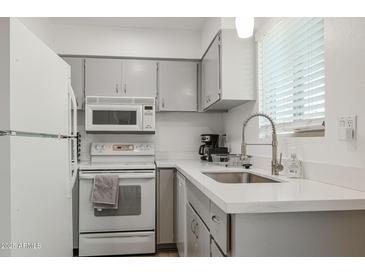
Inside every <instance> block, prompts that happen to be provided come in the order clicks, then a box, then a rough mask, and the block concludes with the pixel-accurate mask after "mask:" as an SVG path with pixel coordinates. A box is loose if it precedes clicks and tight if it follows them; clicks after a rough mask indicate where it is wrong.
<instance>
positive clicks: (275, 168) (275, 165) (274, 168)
mask: <svg viewBox="0 0 365 274" xmlns="http://www.w3.org/2000/svg"><path fill="white" fill-rule="evenodd" d="M257 116H261V117H264V118H266V119H267V120H269V122H270V124H271V127H272V143H271V144H270V143H266V144H261V143H251V144H248V143H246V141H245V128H246V126H247V123H248V122H249V121H250V120H251V119H252V118H254V117H257ZM247 145H251V146H252V145H254V146H256V145H264V146H272V159H271V174H272V175H279V172H280V171H282V170H283V165H282V164H281V158H282V153H280V161H279V162H278V139H277V135H276V128H275V124H274V121H273V120H272V119H271V117H270V116H269V115H267V114H265V113H254V114H252V115H250V116H249V117H248V118H247V119H246V121H245V122H244V123H243V128H242V143H241V160H243V159H245V158H246V157H247V155H246V146H247Z"/></svg>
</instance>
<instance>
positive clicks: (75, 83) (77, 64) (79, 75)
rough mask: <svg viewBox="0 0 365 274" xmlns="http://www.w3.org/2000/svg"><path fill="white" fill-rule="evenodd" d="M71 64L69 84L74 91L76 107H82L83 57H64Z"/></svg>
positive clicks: (83, 101)
mask: <svg viewBox="0 0 365 274" xmlns="http://www.w3.org/2000/svg"><path fill="white" fill-rule="evenodd" d="M63 59H64V60H65V61H66V62H67V63H68V64H69V65H70V66H71V85H72V88H73V90H74V92H75V97H76V102H77V109H84V103H85V100H84V98H85V96H84V60H85V59H84V58H76V57H64V58H63Z"/></svg>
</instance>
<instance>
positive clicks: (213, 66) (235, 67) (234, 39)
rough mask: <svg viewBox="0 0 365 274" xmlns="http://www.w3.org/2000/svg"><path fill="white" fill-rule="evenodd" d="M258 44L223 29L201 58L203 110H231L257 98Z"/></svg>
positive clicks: (233, 31)
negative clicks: (256, 57)
mask: <svg viewBox="0 0 365 274" xmlns="http://www.w3.org/2000/svg"><path fill="white" fill-rule="evenodd" d="M255 99H256V93H255V44H254V41H253V38H252V37H251V38H247V39H240V38H238V36H237V33H236V30H232V29H223V30H221V31H220V32H219V33H218V34H217V35H216V37H215V38H214V40H213V41H212V43H211V45H210V47H209V48H208V50H207V51H206V53H205V55H204V56H203V59H202V93H201V108H202V109H203V110H228V109H230V108H233V107H235V106H237V105H240V104H243V103H245V102H248V101H251V100H255Z"/></svg>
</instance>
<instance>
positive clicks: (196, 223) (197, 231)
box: [194, 222, 199, 239]
mask: <svg viewBox="0 0 365 274" xmlns="http://www.w3.org/2000/svg"><path fill="white" fill-rule="evenodd" d="M194 234H195V237H196V238H197V239H199V223H198V222H195V231H194Z"/></svg>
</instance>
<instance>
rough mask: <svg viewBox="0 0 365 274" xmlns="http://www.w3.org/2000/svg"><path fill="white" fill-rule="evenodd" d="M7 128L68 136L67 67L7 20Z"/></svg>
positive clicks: (53, 54) (55, 55) (34, 39)
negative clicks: (8, 72) (8, 61)
mask: <svg viewBox="0 0 365 274" xmlns="http://www.w3.org/2000/svg"><path fill="white" fill-rule="evenodd" d="M10 20H11V21H10V29H11V33H10V44H11V51H10V87H11V90H10V96H11V98H10V119H11V120H10V128H8V130H13V131H23V132H34V133H47V134H62V135H68V134H69V132H70V129H69V112H70V110H69V92H68V91H69V81H70V74H71V72H70V66H69V65H68V64H67V63H66V62H65V61H64V60H62V59H61V58H60V57H59V56H58V55H57V54H56V53H55V52H54V51H52V50H51V49H50V48H48V47H47V46H46V45H45V44H44V43H43V42H42V41H41V40H39V39H38V38H37V37H36V36H35V35H34V34H33V33H32V32H30V31H29V30H28V29H27V28H26V27H25V26H24V25H23V24H22V23H20V22H19V21H18V20H17V19H15V18H11V19H10Z"/></svg>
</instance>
